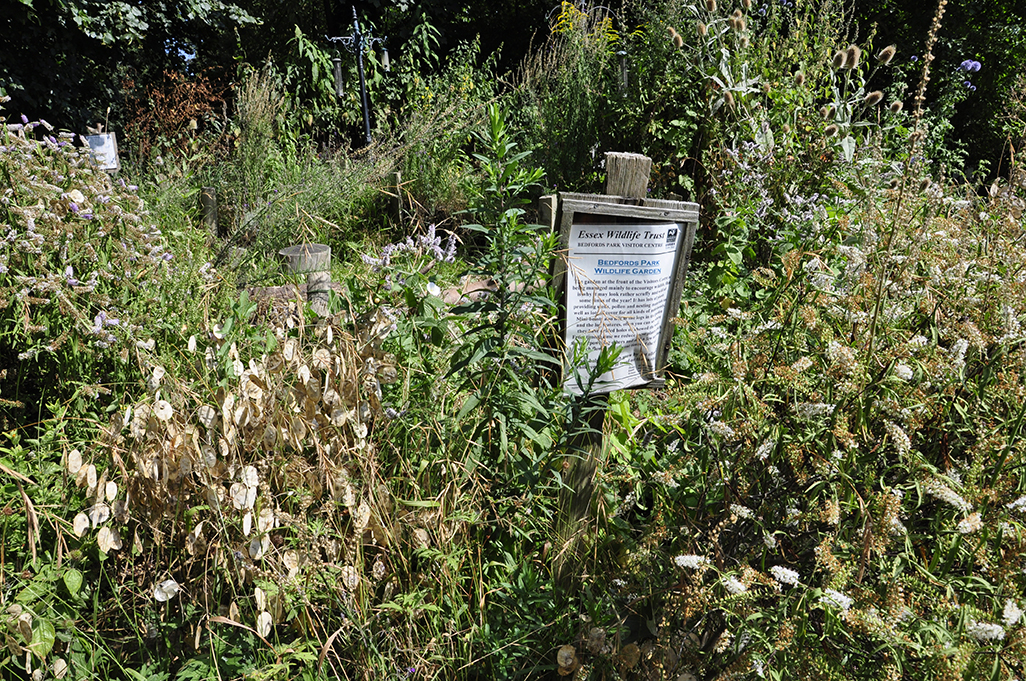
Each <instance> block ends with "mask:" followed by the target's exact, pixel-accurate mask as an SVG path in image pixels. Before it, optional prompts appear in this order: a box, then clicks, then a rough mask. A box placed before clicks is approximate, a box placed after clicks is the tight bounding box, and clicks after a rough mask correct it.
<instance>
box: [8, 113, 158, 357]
mask: <svg viewBox="0 0 1026 681" xmlns="http://www.w3.org/2000/svg"><path fill="white" fill-rule="evenodd" d="M21 118H22V120H21V122H20V123H12V124H7V125H4V126H0V170H2V176H3V178H4V182H3V184H2V185H0V205H2V206H3V209H4V212H5V214H6V221H4V222H3V223H0V315H3V316H5V317H8V318H9V319H11V320H15V319H17V320H21V323H20V324H14V325H13V326H14V327H15V328H17V330H18V331H19V332H21V336H20V338H19V339H18V340H17V341H15V345H16V347H17V348H18V350H19V357H20V358H21V359H23V360H25V359H31V358H35V357H36V356H38V355H39V354H41V353H47V352H50V353H52V352H55V351H57V350H58V349H59V348H60V347H61V346H62V344H63V343H64V341H66V340H67V339H68V338H69V337H78V338H80V339H82V340H84V341H86V342H87V343H90V344H92V345H93V346H94V347H96V348H98V349H103V348H107V347H110V346H112V345H114V344H116V343H118V342H119V341H123V340H125V339H127V338H128V337H129V336H130V334H131V332H132V330H133V329H134V328H135V327H134V326H133V325H132V324H131V323H126V322H125V321H124V320H125V318H126V311H125V310H117V309H115V307H116V306H117V305H118V304H119V302H120V300H123V297H122V296H121V295H118V296H115V295H114V294H115V292H122V291H124V290H125V289H126V288H129V289H130V288H134V287H137V286H142V285H146V284H147V283H149V282H148V281H146V280H144V279H142V278H141V276H140V275H141V274H142V273H143V272H146V273H148V274H147V275H146V277H147V278H148V279H149V280H150V281H154V280H158V279H159V278H160V273H161V271H162V270H163V269H165V268H166V267H167V262H168V261H169V260H171V259H172V256H171V253H169V252H168V250H167V244H166V241H165V240H164V237H163V235H162V234H161V231H160V230H159V229H158V228H157V227H156V226H155V225H152V224H148V223H147V222H146V217H147V214H146V212H145V210H144V207H143V202H142V200H141V199H140V198H139V197H138V196H137V195H136V193H135V190H136V189H137V188H136V187H135V186H134V185H130V184H127V183H126V182H125V181H124V180H123V179H116V180H115V179H112V178H111V177H110V176H109V175H108V174H107V173H106V172H104V171H102V170H99V169H98V168H96V166H95V164H94V162H93V159H92V157H91V156H90V154H89V152H88V148H87V147H77V146H75V144H74V136H73V135H71V134H69V133H60V134H58V135H56V136H54V135H52V134H46V135H44V136H43V137H42V139H41V140H36V139H34V138H33V136H32V135H30V134H28V133H34V132H36V128H39V127H42V128H45V129H46V130H47V131H48V132H49V131H51V130H52V126H50V124H49V123H47V122H46V121H42V120H41V121H38V122H30V121H28V120H27V118H26V117H24V116H22V117H21ZM116 299H120V300H119V301H116Z"/></svg>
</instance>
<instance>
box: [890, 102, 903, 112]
mask: <svg viewBox="0 0 1026 681" xmlns="http://www.w3.org/2000/svg"><path fill="white" fill-rule="evenodd" d="M903 106H905V105H904V104H902V103H901V100H900V99H896V100H894V101H893V102H891V106H890V109H891V113H894V114H896V113H900V112H901V109H902V107H903Z"/></svg>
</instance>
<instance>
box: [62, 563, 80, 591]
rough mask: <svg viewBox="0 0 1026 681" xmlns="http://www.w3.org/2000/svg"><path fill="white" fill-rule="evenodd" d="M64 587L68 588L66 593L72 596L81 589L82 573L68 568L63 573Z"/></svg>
mask: <svg viewBox="0 0 1026 681" xmlns="http://www.w3.org/2000/svg"><path fill="white" fill-rule="evenodd" d="M64 586H66V587H68V593H70V594H71V595H72V596H74V595H75V594H77V593H78V592H79V590H80V589H81V588H82V573H81V572H80V571H79V570H76V569H75V568H68V569H67V570H65V572H64Z"/></svg>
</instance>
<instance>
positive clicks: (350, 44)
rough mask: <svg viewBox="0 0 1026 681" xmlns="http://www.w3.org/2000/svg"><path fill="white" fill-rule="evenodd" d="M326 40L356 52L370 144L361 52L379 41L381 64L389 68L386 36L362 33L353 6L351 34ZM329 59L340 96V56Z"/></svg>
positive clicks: (368, 113)
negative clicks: (333, 66) (375, 36)
mask: <svg viewBox="0 0 1026 681" xmlns="http://www.w3.org/2000/svg"><path fill="white" fill-rule="evenodd" d="M328 40H329V41H330V42H333V43H342V47H344V48H346V49H347V50H349V51H350V52H354V53H355V54H356V68H357V71H359V73H360V101H361V103H362V104H363V132H364V137H365V140H364V141H365V142H366V143H367V144H370V143H371V129H370V109H369V108H368V106H367V78H366V76H365V74H364V70H363V52H364V50H366V49H368V48H373V47H374V45H375V44H376V43H381V65H382V66H383V67H384V69H385V71H388V70H390V65H389V60H388V48H387V47H385V44H384V43H385V41H386V40H388V38H387V37H385V38H373V37H371V36H369V35H366V34H365V33H363V31H361V30H360V20H359V19H358V18H357V16H356V7H353V34H352V35H347V36H342V37H338V38H332V37H328ZM331 61H332V63H333V64H334V65H335V96H336V97H339V98H341V97H342V95H343V94H344V92H345V91H344V89H343V85H342V58H341V57H335V58H333V59H332V60H331Z"/></svg>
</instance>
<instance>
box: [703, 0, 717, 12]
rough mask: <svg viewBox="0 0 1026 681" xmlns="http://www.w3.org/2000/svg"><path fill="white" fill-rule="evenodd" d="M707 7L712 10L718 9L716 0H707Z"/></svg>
mask: <svg viewBox="0 0 1026 681" xmlns="http://www.w3.org/2000/svg"><path fill="white" fill-rule="evenodd" d="M705 8H706V9H707V10H709V11H710V12H715V11H716V0H705Z"/></svg>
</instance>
